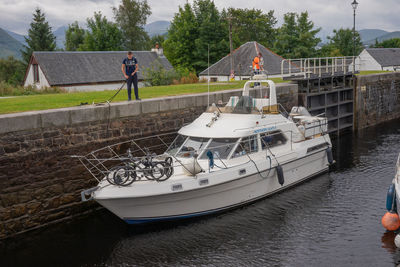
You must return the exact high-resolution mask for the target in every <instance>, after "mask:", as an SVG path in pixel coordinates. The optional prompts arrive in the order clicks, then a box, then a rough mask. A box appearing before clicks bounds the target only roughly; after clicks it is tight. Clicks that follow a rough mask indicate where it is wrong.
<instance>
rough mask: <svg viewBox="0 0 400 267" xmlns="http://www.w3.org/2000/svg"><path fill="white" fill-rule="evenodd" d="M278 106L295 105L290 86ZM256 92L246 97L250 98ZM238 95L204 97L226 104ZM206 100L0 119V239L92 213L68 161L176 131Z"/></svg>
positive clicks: (87, 182)
mask: <svg viewBox="0 0 400 267" xmlns="http://www.w3.org/2000/svg"><path fill="white" fill-rule="evenodd" d="M277 92H278V93H277V95H278V101H279V102H281V103H282V104H283V105H284V106H285V107H286V108H287V109H290V108H291V105H296V104H297V85H293V84H279V85H277ZM255 93H256V92H255V91H254V90H253V91H252V92H251V94H252V95H254V94H255ZM233 95H237V96H239V95H241V90H230V91H223V92H215V93H211V94H210V102H211V103H213V102H218V101H219V100H222V101H223V102H227V101H228V100H229V98H230V96H233ZM207 98H208V97H207V94H196V95H186V96H177V97H166V98H158V99H148V100H143V101H141V102H137V101H132V102H121V103H113V104H111V105H110V106H107V105H104V106H83V107H74V108H64V109H55V110H46V111H36V112H24V113H18V114H8V115H0V239H2V238H5V237H9V236H12V235H15V234H18V233H22V232H24V231H27V230H31V229H35V228H38V227H43V226H45V225H48V224H50V223H55V222H59V221H62V220H65V219H68V218H71V217H73V216H75V215H79V214H82V213H84V212H86V211H89V210H91V209H93V208H96V207H98V205H97V204H96V203H94V202H85V203H83V202H81V201H80V192H81V191H82V190H83V189H87V188H90V187H93V186H95V185H96V181H95V180H94V179H93V178H91V176H90V175H89V174H88V173H87V172H86V170H85V169H84V168H83V167H82V166H81V165H80V163H79V161H78V160H76V159H73V158H71V157H70V156H71V155H76V154H78V155H84V154H86V153H88V152H90V151H92V150H94V149H98V148H101V147H103V146H105V145H107V144H113V143H117V142H122V141H125V140H129V139H132V138H136V137H141V136H148V135H153V134H159V133H164V132H171V131H177V130H178V129H179V128H181V127H182V126H183V124H186V123H190V122H192V121H193V120H194V119H195V118H196V117H198V116H199V115H200V114H201V113H202V112H203V111H204V110H205V107H206V106H207Z"/></svg>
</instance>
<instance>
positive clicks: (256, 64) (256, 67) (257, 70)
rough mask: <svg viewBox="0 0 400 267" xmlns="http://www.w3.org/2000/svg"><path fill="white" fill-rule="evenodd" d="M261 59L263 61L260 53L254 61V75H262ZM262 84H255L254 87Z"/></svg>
mask: <svg viewBox="0 0 400 267" xmlns="http://www.w3.org/2000/svg"><path fill="white" fill-rule="evenodd" d="M260 59H261V53H258V55H257V56H256V57H255V58H254V59H253V71H254V74H255V75H257V74H260ZM259 85H260V83H254V86H259Z"/></svg>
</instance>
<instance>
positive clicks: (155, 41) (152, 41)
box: [148, 34, 165, 48]
mask: <svg viewBox="0 0 400 267" xmlns="http://www.w3.org/2000/svg"><path fill="white" fill-rule="evenodd" d="M164 42H165V37H164V35H160V34H157V35H154V36H153V37H151V38H150V41H149V43H148V47H151V48H153V47H155V45H156V44H158V45H159V46H161V47H162V46H163V43H164Z"/></svg>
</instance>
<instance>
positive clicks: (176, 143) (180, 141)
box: [167, 134, 187, 156]
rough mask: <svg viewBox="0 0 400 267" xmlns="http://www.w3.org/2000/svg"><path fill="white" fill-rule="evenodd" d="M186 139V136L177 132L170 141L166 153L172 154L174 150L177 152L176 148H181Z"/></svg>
mask: <svg viewBox="0 0 400 267" xmlns="http://www.w3.org/2000/svg"><path fill="white" fill-rule="evenodd" d="M186 139H187V136H184V135H180V134H179V135H178V136H177V137H176V138H175V140H174V141H173V142H172V144H171V145H170V146H169V147H168V149H167V153H168V154H170V155H173V156H174V155H175V154H176V152H178V150H179V149H180V148H181V146H182V145H183V143H184V142H185V141H186Z"/></svg>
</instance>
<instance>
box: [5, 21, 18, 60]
mask: <svg viewBox="0 0 400 267" xmlns="http://www.w3.org/2000/svg"><path fill="white" fill-rule="evenodd" d="M21 49H22V44H21V43H20V42H18V41H17V40H15V39H14V38H13V37H12V36H11V35H9V34H8V33H7V32H6V31H5V30H3V29H2V28H0V58H7V57H9V56H13V57H15V58H18V59H21V52H20V50H21Z"/></svg>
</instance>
